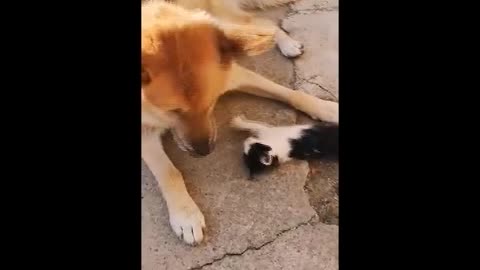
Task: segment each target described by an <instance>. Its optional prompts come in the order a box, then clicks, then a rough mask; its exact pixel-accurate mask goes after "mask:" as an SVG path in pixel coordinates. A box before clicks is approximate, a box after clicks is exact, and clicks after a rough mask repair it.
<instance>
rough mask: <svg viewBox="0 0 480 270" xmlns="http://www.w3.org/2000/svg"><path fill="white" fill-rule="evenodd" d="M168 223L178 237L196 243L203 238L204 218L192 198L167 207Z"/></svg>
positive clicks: (192, 243)
mask: <svg viewBox="0 0 480 270" xmlns="http://www.w3.org/2000/svg"><path fill="white" fill-rule="evenodd" d="M169 212H170V225H171V226H172V229H173V231H174V232H175V234H177V236H178V237H180V239H183V241H185V242H186V243H187V244H190V245H196V244H199V243H200V242H202V240H203V234H204V232H203V230H204V229H205V218H204V217H203V214H202V212H201V211H200V209H199V208H198V206H197V205H196V204H195V202H194V201H193V200H191V201H189V202H186V203H182V204H179V205H178V206H174V207H172V208H171V209H169Z"/></svg>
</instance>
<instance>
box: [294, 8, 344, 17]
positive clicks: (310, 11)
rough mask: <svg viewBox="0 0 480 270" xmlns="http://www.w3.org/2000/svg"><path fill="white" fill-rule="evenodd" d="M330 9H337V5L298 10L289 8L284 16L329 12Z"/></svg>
mask: <svg viewBox="0 0 480 270" xmlns="http://www.w3.org/2000/svg"><path fill="white" fill-rule="evenodd" d="M331 11H338V7H321V8H308V9H299V10H294V9H291V10H290V11H289V12H288V13H287V15H286V16H285V19H286V18H290V17H291V16H294V15H310V14H315V13H318V12H331Z"/></svg>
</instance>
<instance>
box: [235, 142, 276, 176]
mask: <svg viewBox="0 0 480 270" xmlns="http://www.w3.org/2000/svg"><path fill="white" fill-rule="evenodd" d="M244 146H245V149H244V153H243V159H244V161H245V165H246V166H247V168H248V170H249V173H250V180H253V176H254V175H255V174H258V173H261V172H264V171H266V170H268V169H269V168H273V167H276V166H278V164H279V162H278V156H276V155H274V154H273V153H272V147H270V146H268V145H266V144H264V143H261V142H259V141H257V140H255V139H253V138H248V139H247V140H246V141H245V145H244Z"/></svg>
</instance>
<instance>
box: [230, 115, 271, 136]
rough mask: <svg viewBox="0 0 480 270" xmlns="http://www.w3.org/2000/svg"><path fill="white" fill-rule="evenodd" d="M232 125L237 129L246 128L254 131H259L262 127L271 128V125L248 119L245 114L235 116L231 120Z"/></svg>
mask: <svg viewBox="0 0 480 270" xmlns="http://www.w3.org/2000/svg"><path fill="white" fill-rule="evenodd" d="M230 126H231V127H233V128H235V129H239V130H246V131H250V132H252V133H258V132H260V131H261V130H262V129H266V128H270V126H269V125H267V124H265V123H260V122H255V121H252V120H248V119H246V118H245V117H244V116H243V115H239V116H237V117H234V118H233V119H232V121H231V122H230Z"/></svg>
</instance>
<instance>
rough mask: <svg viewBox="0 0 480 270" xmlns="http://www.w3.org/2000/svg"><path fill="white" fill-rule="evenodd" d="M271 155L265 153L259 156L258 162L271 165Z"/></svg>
mask: <svg viewBox="0 0 480 270" xmlns="http://www.w3.org/2000/svg"><path fill="white" fill-rule="evenodd" d="M272 161H273V159H272V156H270V155H269V154H266V155H262V156H261V157H260V162H261V163H262V164H263V165H267V166H268V165H272Z"/></svg>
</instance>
